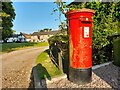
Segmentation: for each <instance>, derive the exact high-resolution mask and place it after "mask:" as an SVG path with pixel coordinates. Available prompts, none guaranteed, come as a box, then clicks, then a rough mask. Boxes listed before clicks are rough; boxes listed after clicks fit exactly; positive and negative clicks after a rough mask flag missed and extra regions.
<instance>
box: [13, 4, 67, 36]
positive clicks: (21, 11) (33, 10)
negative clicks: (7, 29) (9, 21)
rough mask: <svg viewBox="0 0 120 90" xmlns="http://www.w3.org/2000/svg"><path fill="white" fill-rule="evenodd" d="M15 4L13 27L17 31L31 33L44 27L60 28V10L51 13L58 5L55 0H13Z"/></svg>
mask: <svg viewBox="0 0 120 90" xmlns="http://www.w3.org/2000/svg"><path fill="white" fill-rule="evenodd" d="M13 6H14V8H15V13H16V18H15V20H14V22H13V24H14V26H13V28H12V29H13V30H16V33H19V32H24V33H28V34H29V33H33V32H35V31H38V30H40V29H44V28H52V29H53V30H57V29H58V25H59V20H56V19H58V12H56V13H54V14H53V15H51V13H52V10H53V8H56V7H57V6H56V4H54V3H53V2H13ZM64 19H65V17H64V16H62V20H64Z"/></svg>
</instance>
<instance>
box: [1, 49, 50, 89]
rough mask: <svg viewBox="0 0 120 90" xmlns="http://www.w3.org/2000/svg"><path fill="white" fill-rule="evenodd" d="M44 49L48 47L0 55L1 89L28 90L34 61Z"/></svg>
mask: <svg viewBox="0 0 120 90" xmlns="http://www.w3.org/2000/svg"><path fill="white" fill-rule="evenodd" d="M45 49H48V47H34V48H28V49H24V50H18V51H13V52H10V53H5V54H2V55H0V62H1V60H2V72H0V73H2V88H28V87H29V86H30V81H31V80H30V76H31V71H32V67H33V66H34V65H35V60H36V58H37V56H38V55H39V54H40V53H41V52H42V51H44V50H45ZM1 58H2V59H1ZM0 64H1V63H0Z"/></svg>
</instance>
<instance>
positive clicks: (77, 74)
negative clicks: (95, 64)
mask: <svg viewBox="0 0 120 90" xmlns="http://www.w3.org/2000/svg"><path fill="white" fill-rule="evenodd" d="M69 80H70V81H72V82H73V83H76V84H85V83H90V82H91V81H92V68H88V69H78V68H72V67H70V68H69Z"/></svg>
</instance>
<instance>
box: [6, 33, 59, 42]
mask: <svg viewBox="0 0 120 90" xmlns="http://www.w3.org/2000/svg"><path fill="white" fill-rule="evenodd" d="M58 32H59V31H45V32H34V33H33V34H26V33H22V32H20V34H14V35H12V37H10V38H7V42H46V41H47V40H48V38H50V37H51V36H53V35H55V34H57V33H58Z"/></svg>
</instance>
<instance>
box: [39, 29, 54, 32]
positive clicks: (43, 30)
mask: <svg viewBox="0 0 120 90" xmlns="http://www.w3.org/2000/svg"><path fill="white" fill-rule="evenodd" d="M46 31H47V32H48V31H52V29H51V28H44V29H41V30H38V32H46Z"/></svg>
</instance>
